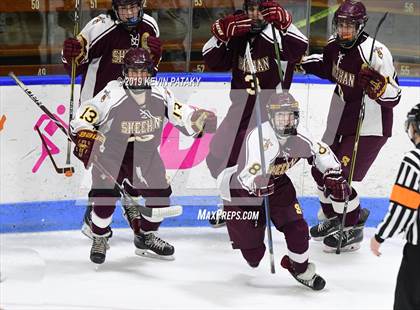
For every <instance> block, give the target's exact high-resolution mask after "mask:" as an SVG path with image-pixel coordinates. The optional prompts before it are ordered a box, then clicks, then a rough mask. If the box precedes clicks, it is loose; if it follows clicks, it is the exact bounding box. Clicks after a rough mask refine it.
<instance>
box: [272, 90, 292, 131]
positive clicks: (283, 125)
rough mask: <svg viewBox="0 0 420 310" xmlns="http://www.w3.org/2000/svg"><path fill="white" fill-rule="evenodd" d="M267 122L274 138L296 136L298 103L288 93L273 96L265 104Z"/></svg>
mask: <svg viewBox="0 0 420 310" xmlns="http://www.w3.org/2000/svg"><path fill="white" fill-rule="evenodd" d="M267 111H268V120H269V121H270V124H271V126H272V127H273V129H274V131H275V133H276V136H277V137H279V138H285V137H288V136H292V135H296V134H297V127H298V125H299V103H298V102H297V101H296V100H295V98H293V96H292V95H291V94H290V93H288V92H285V93H280V94H277V93H275V94H273V95H272V96H271V97H270V99H269V100H268V104H267Z"/></svg>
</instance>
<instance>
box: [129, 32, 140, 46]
mask: <svg viewBox="0 0 420 310" xmlns="http://www.w3.org/2000/svg"><path fill="white" fill-rule="evenodd" d="M130 37H131V47H139V43H140V33H135V34H134V33H130Z"/></svg>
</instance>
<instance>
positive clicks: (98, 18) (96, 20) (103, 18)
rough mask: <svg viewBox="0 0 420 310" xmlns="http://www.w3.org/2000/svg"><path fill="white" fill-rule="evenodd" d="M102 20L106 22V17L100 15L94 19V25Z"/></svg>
mask: <svg viewBox="0 0 420 310" xmlns="http://www.w3.org/2000/svg"><path fill="white" fill-rule="evenodd" d="M99 22H101V23H102V24H105V17H103V16H98V17H96V18H95V19H94V21H93V22H92V25H95V24H97V23H99Z"/></svg>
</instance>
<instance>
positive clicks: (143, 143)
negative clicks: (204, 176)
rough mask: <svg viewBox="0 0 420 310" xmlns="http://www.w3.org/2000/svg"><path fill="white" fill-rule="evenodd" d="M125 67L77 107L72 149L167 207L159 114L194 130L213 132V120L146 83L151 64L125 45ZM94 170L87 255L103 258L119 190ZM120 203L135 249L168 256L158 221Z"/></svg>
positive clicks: (194, 132) (209, 114) (152, 204)
mask: <svg viewBox="0 0 420 310" xmlns="http://www.w3.org/2000/svg"><path fill="white" fill-rule="evenodd" d="M123 72H124V77H125V80H124V82H122V81H118V80H116V81H111V82H109V83H108V85H107V86H106V87H105V88H104V89H103V90H102V91H101V92H99V93H98V94H97V95H96V96H95V97H94V98H93V99H91V100H87V101H85V102H83V103H82V104H81V106H80V108H79V109H78V111H77V114H76V117H75V119H74V120H73V121H72V122H71V130H72V133H73V135H74V136H75V141H76V146H75V148H74V154H75V156H76V157H77V158H79V159H80V160H81V161H82V162H83V163H84V165H85V166H86V167H89V166H90V163H91V161H92V159H93V160H97V161H98V162H99V163H100V165H102V166H103V167H106V169H107V170H108V171H109V173H110V174H111V175H112V176H114V178H115V179H116V180H117V182H118V183H119V184H122V185H123V186H124V188H125V189H126V190H127V192H128V193H129V194H130V195H131V196H133V197H138V196H142V197H143V198H144V199H145V204H146V206H149V207H152V208H159V207H167V206H169V196H170V195H171V192H172V191H171V187H170V185H168V183H167V180H166V174H165V168H164V165H163V162H162V159H161V157H160V154H159V152H158V149H157V148H158V146H159V144H160V141H161V134H162V130H163V125H164V120H165V119H168V120H169V121H170V122H171V123H173V124H174V125H176V126H182V127H183V128H184V131H186V132H188V134H190V135H196V136H198V135H201V134H203V133H205V132H214V131H215V130H216V123H217V120H216V117H215V115H214V114H213V113H212V112H209V111H205V110H202V109H193V108H192V107H189V106H187V105H182V104H180V103H178V102H176V101H175V99H174V97H173V95H172V93H171V92H170V91H169V90H166V89H163V88H160V87H155V86H153V85H152V86H151V85H150V84H149V83H148V79H150V77H151V76H153V75H154V62H153V60H152V58H151V56H150V54H149V53H148V52H147V51H146V50H144V49H141V48H134V49H130V50H129V51H128V52H127V53H126V55H125V57H124V65H123ZM92 174H93V180H92V189H91V199H92V203H93V210H92V213H91V218H92V226H91V229H92V233H93V242H92V249H91V253H90V259H91V260H92V262H94V263H97V264H101V263H103V262H104V261H105V255H106V249H107V239H108V238H109V236H110V228H109V226H110V224H111V221H112V214H113V212H114V209H115V203H116V201H117V200H118V199H119V198H120V192H119V191H117V190H116V189H115V188H114V183H111V182H110V181H109V179H107V178H104V177H103V175H102V174H101V172H100V171H99V170H97V169H95V165H94V169H93V170H92ZM122 203H123V204H124V203H125V202H124V201H122ZM125 207H126V208H125V209H126V211H127V212H128V214H127V215H128V219H129V222H130V226H131V228H132V230H133V231H134V234H135V237H134V245H135V246H136V253H137V254H138V255H151V256H159V257H163V258H168V257H172V254H173V253H174V247H173V246H172V245H170V244H169V243H168V242H166V241H164V240H162V239H160V238H159V237H157V236H156V235H155V232H156V230H157V229H158V227H159V225H160V223H161V222H162V220H163V219H162V218H148V217H145V216H143V215H140V213H139V211H138V209H137V208H136V207H135V206H130V205H128V206H125Z"/></svg>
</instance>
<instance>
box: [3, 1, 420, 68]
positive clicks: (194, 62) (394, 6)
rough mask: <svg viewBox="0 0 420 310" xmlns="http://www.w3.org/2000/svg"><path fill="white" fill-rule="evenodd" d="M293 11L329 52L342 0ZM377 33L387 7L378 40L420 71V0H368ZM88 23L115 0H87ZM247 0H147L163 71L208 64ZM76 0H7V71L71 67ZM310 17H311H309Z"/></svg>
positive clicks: (314, 46)
mask: <svg viewBox="0 0 420 310" xmlns="http://www.w3.org/2000/svg"><path fill="white" fill-rule="evenodd" d="M279 2H280V3H281V4H282V5H283V6H284V7H285V8H287V9H288V10H289V11H290V12H291V13H292V15H293V22H294V23H295V24H296V25H297V26H298V27H299V29H300V30H301V31H302V33H304V34H305V35H307V36H308V37H310V53H314V52H321V51H322V47H323V46H324V45H325V44H326V42H327V40H328V38H329V36H330V35H331V30H332V29H331V22H332V16H333V12H334V9H335V8H336V7H337V5H338V4H339V3H340V1H337V0H315V1H309V0H285V1H279ZM364 3H365V5H366V7H367V10H368V14H369V21H368V24H367V28H366V29H367V31H368V32H369V33H370V34H373V33H374V30H375V28H376V25H377V23H378V21H379V19H380V18H381V17H382V16H383V14H384V13H385V12H386V11H389V13H390V14H389V16H388V18H387V20H386V21H385V23H384V24H383V26H382V29H381V30H380V32H379V34H378V40H379V41H381V42H383V43H385V44H386V45H387V46H388V47H389V48H390V50H391V52H392V54H393V56H394V60H395V64H396V67H397V70H398V73H399V75H400V76H420V61H419V60H420V23H419V15H420V0H410V1H395V0H386V1H376V0H366V1H364ZM81 4H82V13H81V19H80V20H81V28H82V27H83V26H84V25H85V24H86V23H87V22H88V21H89V20H90V19H91V18H93V17H95V16H97V15H98V14H100V13H104V12H106V10H107V9H109V8H110V7H111V0H81ZM240 8H242V0H166V1H157V0H147V3H146V12H147V13H148V14H150V15H151V16H153V17H154V18H155V19H156V21H157V22H158V24H159V28H160V31H161V39H162V41H163V46H164V51H163V61H162V63H161V65H160V70H161V71H169V72H171V71H175V72H202V71H207V69H206V68H205V66H204V62H203V59H202V55H201V49H202V47H203V45H204V44H205V42H206V41H207V40H208V39H209V38H210V36H211V33H210V26H211V24H212V23H213V22H214V21H215V20H216V19H218V18H221V17H223V16H226V15H228V14H230V13H231V12H233V11H234V10H236V9H240ZM73 10H74V1H70V0H20V1H14V0H2V1H0V46H1V49H0V75H6V74H7V73H8V72H9V71H11V70H13V71H15V72H16V73H17V74H21V75H46V74H64V73H65V72H64V69H63V67H62V65H61V48H62V44H63V41H64V39H65V38H67V37H70V36H72V35H73V25H74V23H73V15H74V13H73ZM308 20H310V23H308V22H307V21H308Z"/></svg>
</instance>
